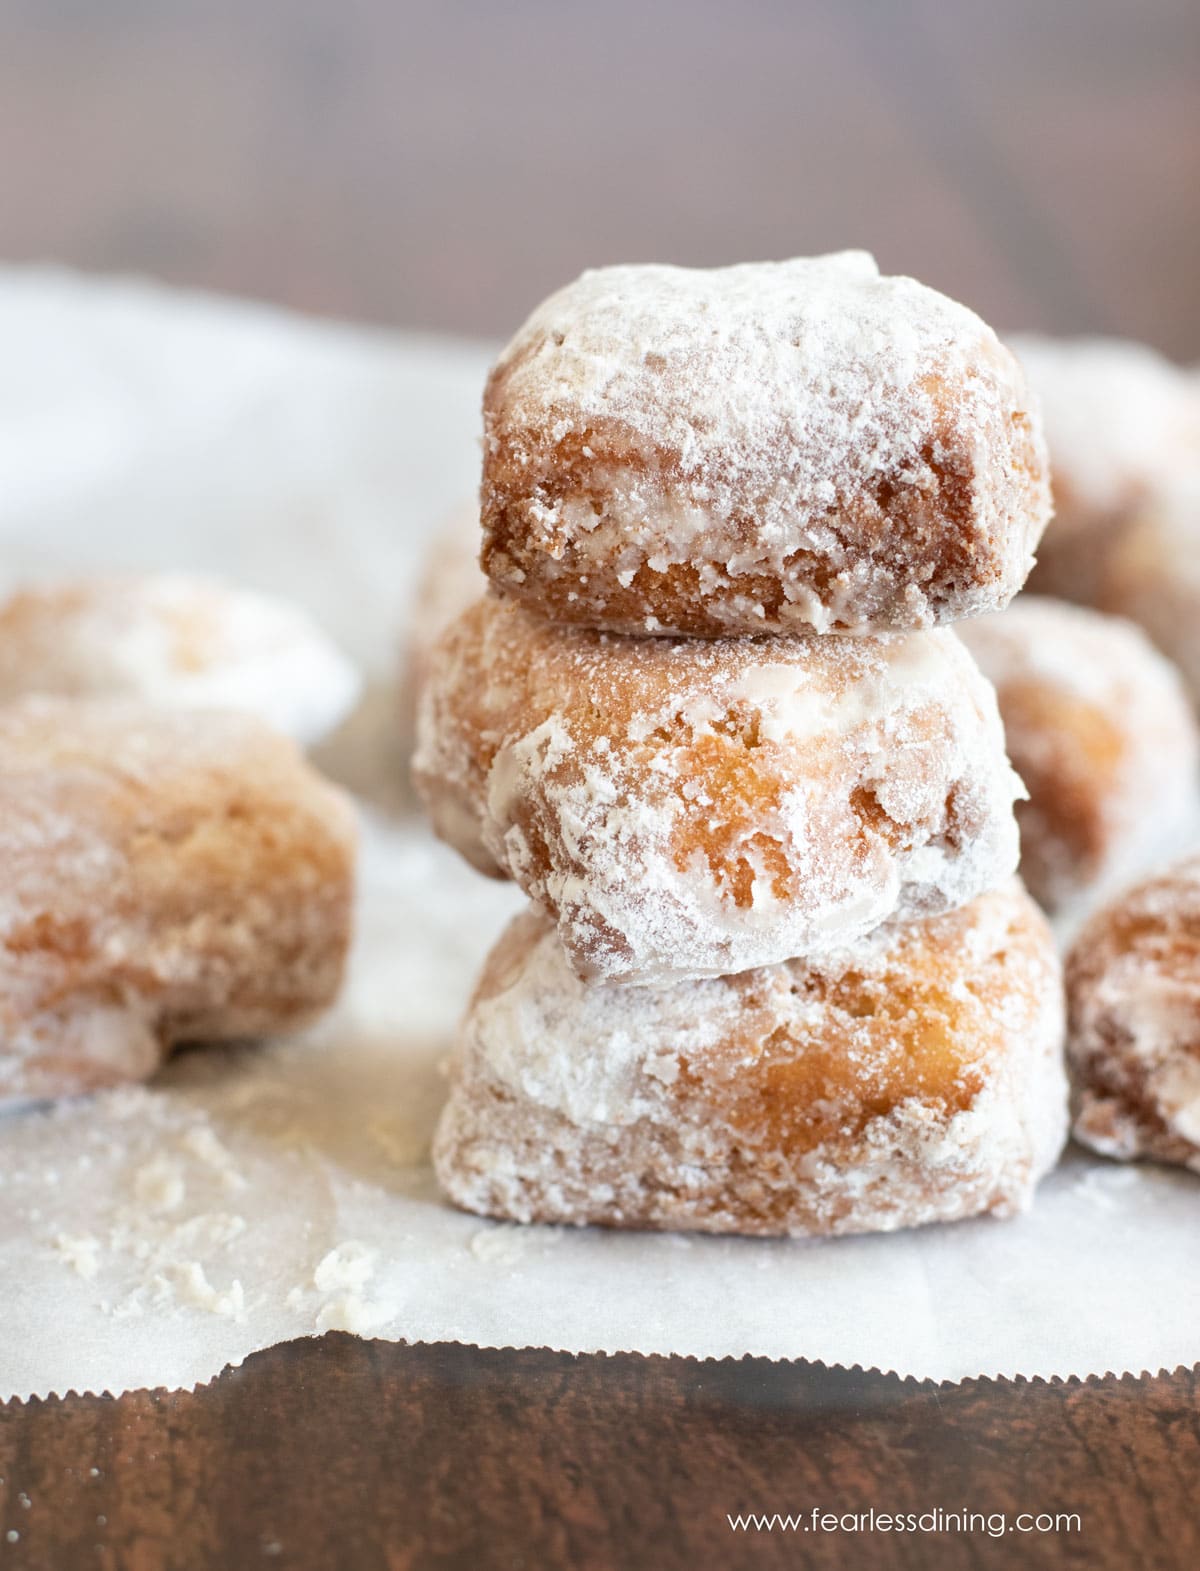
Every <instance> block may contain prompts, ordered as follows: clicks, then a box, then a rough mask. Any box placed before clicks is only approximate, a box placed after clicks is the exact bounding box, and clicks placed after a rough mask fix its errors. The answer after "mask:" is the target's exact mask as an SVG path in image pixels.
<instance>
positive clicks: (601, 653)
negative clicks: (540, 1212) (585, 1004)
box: [414, 595, 1020, 982]
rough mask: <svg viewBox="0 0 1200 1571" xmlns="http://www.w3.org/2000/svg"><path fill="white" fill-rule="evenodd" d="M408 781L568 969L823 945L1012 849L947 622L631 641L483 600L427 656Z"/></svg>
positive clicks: (978, 877) (963, 886) (708, 970)
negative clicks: (891, 631)
mask: <svg viewBox="0 0 1200 1571" xmlns="http://www.w3.org/2000/svg"><path fill="white" fill-rule="evenodd" d="M414 778H415V781H416V784H417V788H418V790H419V791H420V793H421V795H422V797H423V799H424V801H425V803H426V805H427V807H428V809H429V813H430V816H431V819H432V821H433V824H434V828H435V829H436V831H437V833H438V834H439V835H441V837H442V838H443V839H445V840H448V841H449V842H450V843H451V844H452V845H454V846H456V847H457V848H458V849H459V850H460V851H461V852H462V853H463V854H464V855H465V856H466V857H467V858H468V859H469V860H470V861H472V862H473V863H474V865H476V866H477V867H479V868H481V869H482V870H484V871H489V872H492V873H499V874H501V875H505V876H508V877H511V878H514V879H515V880H516V881H517V883H518V884H519V885H520V886H521V888H522V889H523V890H524V891H525V892H526V893H527V894H529V895H530V896H532V898H533V899H534V900H536V901H537V902H538V903H539V904H540V905H542V906H543V907H545V908H546V909H547V910H548V911H550V912H551V914H552V915H553V916H554V919H555V921H556V922H557V925H558V931H559V936H560V938H561V939H562V942H563V944H564V945H565V947H566V950H567V952H568V954H569V955H570V958H571V962H572V964H573V965H574V966H575V968H576V970H577V971H578V972H579V973H580V975H585V976H586V975H594V976H610V977H624V978H627V979H630V980H633V981H642V982H648V981H649V982H653V981H663V980H668V979H671V978H676V977H681V976H689V975H720V974H723V973H726V972H731V971H741V970H744V969H746V968H747V967H749V966H757V965H767V964H770V963H772V962H774V961H778V960H785V959H790V958H791V957H792V956H795V955H800V954H811V953H815V952H819V951H823V950H829V949H833V948H838V947H840V946H842V945H845V944H848V943H852V942H854V941H855V940H857V939H859V938H861V937H863V936H864V935H865V934H867V933H869V932H870V931H871V930H872V929H874V928H875V927H877V926H878V925H879V924H880V923H882V922H885V921H889V920H890V921H902V920H907V919H910V918H913V917H918V916H925V915H932V914H935V913H937V912H939V911H944V910H947V909H949V908H951V907H954V906H957V905H962V904H964V903H965V902H966V901H968V900H970V899H972V898H973V897H974V896H975V895H977V894H979V893H980V892H981V891H982V890H984V889H987V888H991V887H994V886H995V885H996V884H997V883H999V882H1000V881H1002V880H1003V879H1004V878H1006V877H1007V876H1008V875H1009V874H1010V873H1012V871H1013V869H1014V868H1015V866H1016V862H1017V829H1016V821H1015V819H1014V817H1013V812H1012V804H1013V800H1014V798H1015V797H1016V795H1017V794H1018V793H1019V791H1020V783H1019V781H1018V780H1017V778H1016V776H1015V775H1014V774H1013V772H1012V770H1011V769H1010V768H1009V765H1008V762H1007V759H1006V757H1005V753H1004V738H1003V732H1002V730H1001V726H1000V719H999V715H998V713H997V710H996V701H995V695H994V693H993V691H992V688H991V686H990V685H989V684H988V683H987V682H986V681H985V680H984V678H983V677H982V676H981V675H980V673H979V671H978V669H977V668H976V666H975V664H974V662H973V661H972V659H971V657H970V655H969V654H968V653H967V651H966V649H965V648H964V647H963V645H962V644H961V643H960V642H959V640H958V639H957V638H956V637H955V635H954V634H953V633H952V632H950V631H948V630H937V631H932V632H927V633H910V634H903V635H893V636H891V637H888V638H883V637H880V638H839V637H825V638H821V637H816V636H813V635H808V636H804V635H801V636H793V637H772V638H763V639H714V640H695V639H693V640H681V639H680V640H672V639H664V638H628V637H621V636H618V635H613V634H604V633H594V632H589V631H587V630H584V629H579V628H566V627H557V626H555V625H553V624H551V623H548V622H544V621H542V620H541V619H540V618H538V617H535V616H532V615H531V614H530V613H529V612H527V611H525V610H523V609H522V608H521V607H520V606H517V605H514V604H513V603H512V602H509V601H505V600H503V599H501V598H499V597H498V596H495V595H489V596H487V597H485V598H484V599H483V600H481V601H480V602H479V603H478V604H477V605H475V606H474V607H472V608H471V609H470V610H469V611H467V612H466V613H465V614H464V615H463V616H462V617H460V618H459V619H458V621H457V622H455V623H454V624H452V626H451V627H450V628H449V629H447V631H446V632H445V634H444V635H443V637H442V639H441V641H440V642H439V644H438V645H437V647H436V649H435V651H434V655H433V657H432V659H431V662H430V674H429V679H428V682H427V684H426V687H425V690H424V694H423V700H422V706H421V713H420V723H419V740H418V748H417V754H416V758H415V760H414Z"/></svg>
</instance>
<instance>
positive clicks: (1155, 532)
mask: <svg viewBox="0 0 1200 1571" xmlns="http://www.w3.org/2000/svg"><path fill="white" fill-rule="evenodd" d="M1096 599H1097V601H1098V603H1099V604H1100V605H1102V606H1104V607H1105V608H1106V609H1107V610H1110V611H1116V612H1119V613H1120V614H1121V615H1123V616H1128V617H1131V618H1132V619H1133V621H1135V622H1137V623H1138V624H1139V625H1140V626H1141V627H1143V628H1144V629H1145V631H1146V632H1147V633H1148V634H1149V636H1150V638H1151V639H1152V640H1153V641H1154V643H1155V644H1157V645H1158V647H1159V649H1161V650H1162V652H1163V654H1165V655H1166V656H1167V657H1168V658H1169V659H1171V660H1173V661H1174V662H1175V664H1176V665H1177V666H1178V667H1179V669H1180V671H1182V672H1183V676H1184V680H1185V681H1186V682H1187V685H1188V689H1189V691H1190V693H1191V695H1192V701H1193V703H1195V704H1196V705H1197V706H1198V707H1200V451H1198V453H1197V461H1196V464H1195V467H1194V468H1192V469H1191V470H1188V471H1184V472H1181V473H1180V474H1178V475H1177V476H1175V477H1174V478H1173V479H1172V480H1171V481H1170V482H1167V481H1164V482H1163V483H1162V484H1161V485H1160V486H1157V487H1156V488H1155V489H1154V491H1153V492H1152V493H1151V495H1150V496H1149V497H1148V498H1147V499H1146V500H1145V501H1144V502H1143V503H1142V504H1141V505H1140V506H1139V507H1137V508H1136V509H1134V511H1133V512H1132V513H1131V515H1130V517H1129V519H1128V521H1127V522H1126V524H1125V526H1124V528H1123V529H1122V531H1121V534H1120V538H1119V539H1118V540H1117V541H1116V543H1115V544H1114V545H1113V547H1112V549H1111V550H1110V551H1109V552H1108V554H1107V556H1106V559H1105V562H1104V567H1103V575H1102V577H1101V579H1100V583H1099V587H1098V589H1097V592H1096Z"/></svg>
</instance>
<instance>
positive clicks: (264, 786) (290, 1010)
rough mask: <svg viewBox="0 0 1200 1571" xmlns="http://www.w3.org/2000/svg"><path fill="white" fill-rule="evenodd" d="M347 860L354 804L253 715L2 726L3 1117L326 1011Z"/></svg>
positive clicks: (59, 714) (42, 710) (80, 715)
mask: <svg viewBox="0 0 1200 1571" xmlns="http://www.w3.org/2000/svg"><path fill="white" fill-rule="evenodd" d="M354 845H355V830H354V814H353V810H352V809H351V807H350V804H349V801H348V800H347V799H346V798H345V797H343V796H342V794H341V793H340V792H339V791H336V790H335V789H334V788H333V787H331V786H329V785H327V784H326V783H325V782H324V781H323V780H321V779H320V777H319V776H318V775H316V774H315V773H314V772H313V771H312V770H311V769H309V768H308V766H307V765H306V764H305V763H304V761H303V759H302V758H301V756H300V755H299V753H298V752H297V750H296V747H295V745H294V744H293V743H291V742H290V741H288V740H287V739H285V738H283V737H280V736H278V735H277V734H276V733H275V732H273V731H270V730H269V729H268V728H267V727H266V726H265V725H263V724H262V722H260V721H258V720H255V719H253V718H251V717H249V716H243V715H238V714H236V713H218V712H210V711H200V710H197V711H195V712H193V713H188V714H181V713H180V712H178V711H170V710H159V709H154V708H151V707H149V706H147V705H143V704H137V703H131V702H101V701H85V700H77V701H72V700H66V699H30V700H26V701H25V702H23V703H19V704H14V705H10V706H9V707H7V708H3V709H0V865H2V866H3V868H4V881H3V885H2V887H0V1105H3V1103H4V1102H6V1101H9V1100H14V1099H15V1100H26V1099H29V1098H37V1097H50V1096H65V1095H73V1094H77V1093H79V1092H81V1091H87V1090H91V1089H93V1088H95V1087H97V1086H103V1085H111V1084H114V1083H116V1082H118V1081H120V1080H125V1079H139V1078H141V1077H143V1076H145V1075H148V1074H150V1073H151V1072H152V1071H153V1070H154V1069H156V1068H157V1067H158V1065H159V1063H160V1062H161V1061H162V1059H163V1058H164V1057H165V1055H166V1052H167V1051H168V1049H169V1048H170V1046H171V1045H173V1044H174V1043H176V1042H181V1041H205V1040H210V1039H217V1038H225V1037H237V1036H253V1035H258V1034H262V1033H266V1032H273V1031H278V1030H283V1029H285V1028H288V1027H290V1026H294V1025H297V1024H300V1023H302V1022H303V1021H304V1020H306V1019H308V1018H309V1017H311V1016H312V1015H313V1014H315V1013H316V1012H318V1011H319V1010H320V1009H322V1008H324V1007H325V1006H326V1005H327V1004H329V1003H331V1002H332V1000H333V998H334V996H335V995H336V993H337V989H338V986H339V983H340V979H341V973H342V965H343V961H344V958H345V953H346V947H347V944H348V941H349V928H350V904H351V896H352V889H353V869H354Z"/></svg>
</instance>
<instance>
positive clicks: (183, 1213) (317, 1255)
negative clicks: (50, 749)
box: [0, 270, 1200, 1398]
mask: <svg viewBox="0 0 1200 1571" xmlns="http://www.w3.org/2000/svg"><path fill="white" fill-rule="evenodd" d="M486 360H487V356H486V353H485V352H484V351H483V350H481V349H479V348H477V347H472V346H462V345H454V344H452V343H441V342H438V341H433V340H414V339H395V338H390V339H389V338H386V337H383V336H378V337H370V336H368V335H365V334H359V333H354V332H351V331H348V330H341V329H334V328H329V327H320V326H316V325H312V324H307V323H301V322H296V321H293V320H290V319H288V318H286V317H284V316H281V315H279V314H277V313H273V312H268V311H265V310H259V309H256V308H251V307H244V306H240V305H234V304H231V303H217V302H213V301H208V300H201V299H195V298H192V297H187V296H177V295H171V294H167V293H165V292H162V291H158V290H153V289H151V288H149V287H146V286H134V285H123V284H112V283H106V282H96V281H91V282H84V281H80V280H77V279H73V278H71V277H68V276H64V275H59V274H53V273H49V272H45V271H37V270H34V271H12V272H4V271H3V270H0V579H3V580H4V581H10V580H11V581H15V580H18V579H21V578H24V577H31V576H37V577H44V576H49V575H50V574H52V573H53V572H55V571H63V570H67V569H73V568H76V567H79V566H85V565H90V564H95V565H105V566H110V565H113V564H118V565H130V566H133V565H137V566H144V565H150V566H156V565H160V566H171V567H180V566H190V567H201V568H205V569H209V570H215V571H221V572H224V573H226V574H229V575H231V576H235V577H237V578H240V579H242V580H244V581H247V582H250V583H254V584H257V585H260V586H262V587H266V588H271V589H274V590H276V591H278V592H281V593H285V594H288V595H291V596H292V597H294V598H296V599H298V600H300V601H302V602H304V603H305V604H307V605H308V606H309V607H310V608H311V609H312V610H313V611H315V612H316V613H317V614H318V615H319V616H320V617H321V618H322V619H323V620H324V621H325V622H326V624H327V625H328V626H329V627H330V629H331V630H332V631H333V632H334V633H336V634H337V635H339V636H340V637H341V638H342V640H343V641H344V642H345V643H346V645H347V646H348V647H349V648H350V649H351V650H352V652H353V653H355V654H356V655H357V656H358V657H359V658H360V659H361V660H363V661H364V663H366V664H367V665H368V667H369V668H370V669H371V670H372V672H373V673H374V674H375V675H376V676H377V677H378V678H379V679H380V680H381V681H383V679H384V678H385V677H386V675H387V673H388V672H389V671H390V669H391V665H392V654H393V649H394V646H395V644H396V642H397V639H398V637H399V636H400V633H401V631H402V623H403V617H404V609H405V606H406V603H407V596H408V594H409V591H410V586H411V582H412V577H413V571H414V567H415V565H416V562H417V561H418V559H419V553H420V547H421V542H422V539H423V537H424V536H425V535H427V534H428V532H429V531H430V529H431V528H433V527H434V526H435V525H436V524H437V522H438V520H439V518H440V517H441V516H442V515H444V514H445V513H446V512H447V511H448V510H449V509H450V508H451V507H453V506H454V504H455V503H456V502H458V501H459V500H460V499H461V498H462V497H463V496H465V495H469V494H470V492H471V489H472V486H473V482H474V474H475V467H476V463H477V457H476V447H475V435H476V428H477V407H478V395H479V388H480V385H481V381H482V375H483V371H484V368H485V365H486ZM382 712H386V711H382ZM518 904H519V898H518V896H517V895H516V894H515V893H514V892H513V891H512V890H511V889H507V888H505V887H502V886H498V885H493V884H490V883H488V882H487V881H486V880H483V879H480V878H478V877H476V876H475V875H473V874H472V873H471V872H470V871H469V870H468V869H467V868H465V866H461V865H460V864H459V863H458V861H457V860H456V858H455V857H454V856H453V855H452V854H451V853H450V852H448V851H446V850H444V849H442V848H440V847H438V846H436V845H434V844H433V842H432V841H431V840H430V839H429V837H428V835H427V834H426V833H425V831H424V829H423V828H422V826H421V825H420V824H419V823H418V822H416V821H414V820H411V819H410V820H405V819H403V818H396V817H391V818H389V817H385V816H384V815H382V814H381V813H378V812H376V811H374V810H368V811H367V812H366V815H365V833H364V846H363V866H362V892H361V909H360V913H359V936H358V940H357V944H356V948H355V952H354V957H353V964H352V968H351V977H350V982H349V986H348V988H347V991H346V994H345V996H344V998H343V1000H342V1002H341V1004H340V1005H339V1007H338V1008H337V1010H336V1011H335V1012H334V1013H333V1014H332V1015H331V1016H329V1017H328V1018H327V1019H326V1020H325V1021H323V1022H322V1023H321V1024H320V1025H319V1026H318V1027H316V1028H315V1029H313V1030H312V1031H311V1032H309V1033H308V1034H307V1035H306V1036H304V1037H302V1038H300V1039H297V1040H295V1041H293V1042H290V1043H279V1044H274V1045H270V1046H267V1047H260V1048H241V1049H237V1050H219V1051H209V1052H201V1051H197V1052H191V1053H188V1054H186V1055H184V1056H182V1057H181V1058H180V1059H178V1060H177V1061H176V1062H175V1063H173V1064H172V1065H171V1066H170V1067H169V1068H168V1069H167V1070H166V1071H165V1072H164V1073H163V1074H162V1075H161V1076H160V1077H159V1079H158V1080H156V1081H155V1082H154V1083H153V1084H152V1085H150V1086H148V1087H142V1088H137V1089H134V1090H126V1091H122V1092H117V1093H113V1094H110V1095H107V1096H102V1097H98V1098H95V1099H93V1100H90V1101H82V1102H77V1103H72V1104H69V1105H65V1106H61V1107H59V1108H56V1109H50V1110H44V1111H36V1112H31V1113H30V1112H27V1113H23V1114H16V1115H10V1116H8V1117H7V1118H4V1119H3V1120H0V1306H2V1312H3V1325H4V1334H3V1337H2V1339H0V1398H3V1397H9V1396H28V1395H32V1394H46V1393H48V1392H51V1391H59V1392H63V1391H67V1390H71V1389H74V1390H79V1391H83V1390H95V1391H100V1390H112V1391H120V1390H123V1389H128V1388H130V1387H140V1386H157V1385H165V1386H171V1387H174V1386H189V1385H192V1384H194V1383H197V1382H200V1381H204V1380H207V1379H209V1378H210V1377H212V1376H213V1375H215V1374H216V1373H217V1372H218V1371H219V1370H220V1369H221V1368H222V1367H223V1366H224V1365H225V1364H227V1363H237V1362H238V1361H240V1360H241V1359H243V1358H244V1357H245V1356H246V1355H247V1354H248V1353H250V1352H252V1351H254V1350H256V1349H259V1348H262V1347H266V1346H269V1345H270V1344H271V1343H273V1342H277V1341H280V1340H283V1339H285V1338H289V1337H295V1336H304V1335H310V1334H313V1333H316V1332H320V1331H322V1330H324V1329H327V1328H334V1327H336V1328H341V1329H347V1330H351V1331H357V1332H361V1333H362V1334H364V1335H369V1336H377V1337H389V1338H407V1339H410V1340H422V1339H425V1340H428V1339H446V1340H462V1341H467V1342H478V1343H481V1344H487V1345H515V1346H524V1345H548V1346H551V1347H556V1348H564V1349H571V1350H579V1351H584V1350H597V1349H604V1350H609V1351H615V1350H619V1349H626V1350H638V1351H643V1352H663V1353H667V1352H675V1353H685V1354H693V1355H697V1356H716V1357H720V1356H725V1355H734V1356H739V1355H741V1354H744V1353H755V1354H765V1355H768V1356H772V1357H781V1358H782V1357H804V1358H809V1359H821V1360H824V1361H826V1362H829V1363H843V1364H856V1363H860V1364H863V1365H864V1366H867V1367H870V1366H878V1367H880V1368H883V1369H895V1370H897V1371H898V1372H900V1373H901V1374H912V1375H917V1376H931V1377H934V1378H936V1379H958V1378H962V1377H965V1376H968V1375H977V1374H1007V1375H1015V1374H1023V1375H1046V1376H1049V1375H1068V1374H1079V1375H1085V1374H1092V1373H1096V1374H1101V1373H1104V1372H1106V1371H1109V1370H1112V1371H1116V1372H1121V1371H1125V1370H1133V1371H1135V1372H1139V1371H1141V1370H1144V1369H1145V1370H1150V1371H1152V1372H1153V1371H1157V1370H1158V1369H1159V1368H1172V1367H1174V1366H1176V1365H1178V1364H1181V1363H1182V1364H1191V1363H1193V1362H1195V1361H1196V1360H1197V1359H1200V1227H1198V1226H1197V1222H1198V1220H1200V1179H1197V1178H1195V1177H1189V1176H1187V1175H1182V1174H1178V1173H1174V1172H1169V1171H1165V1170H1156V1169H1151V1168H1132V1167H1121V1166H1117V1165H1113V1164H1107V1163H1103V1162H1100V1161H1097V1160H1093V1159H1091V1158H1087V1157H1084V1156H1082V1155H1079V1154H1073V1155H1071V1156H1069V1157H1068V1158H1067V1160H1066V1161H1065V1162H1064V1164H1063V1166H1062V1168H1061V1169H1060V1170H1059V1171H1058V1172H1057V1173H1056V1174H1054V1175H1053V1176H1052V1177H1051V1179H1050V1180H1049V1181H1048V1182H1047V1183H1046V1184H1045V1185H1044V1186H1043V1189H1042V1191H1041V1193H1040V1195H1039V1199H1038V1203H1037V1205H1036V1207H1035V1209H1034V1211H1033V1212H1032V1214H1031V1215H1030V1216H1028V1217H1026V1218H1023V1219H1021V1220H1019V1221H1016V1222H1005V1223H1001V1222H993V1221H978V1222H968V1223H960V1224H957V1225H955V1226H953V1227H945V1228H934V1229H926V1230H924V1231H921V1232H915V1233H909V1234H902V1235H894V1236H891V1237H881V1238H864V1239H843V1240H837V1241H833V1242H755V1241H748V1240H739V1239H708V1238H682V1237H673V1236H663V1235H644V1236H643V1235H633V1234H617V1233H602V1232H595V1231H575V1230H571V1229H558V1228H516V1227H510V1226H506V1225H500V1224H494V1223H488V1222H484V1221H481V1220H480V1219H478V1218H474V1217H469V1216H464V1215H461V1214H459V1213H457V1212H455V1211H453V1210H451V1209H450V1208H449V1207H448V1206H446V1205H445V1204H443V1203H442V1201H441V1200H440V1198H439V1196H438V1192H437V1189H436V1186H435V1184H434V1182H433V1178H432V1174H431V1171H430V1168H429V1165H428V1148H429V1140H430V1136H431V1132H432V1127H433V1123H434V1120H435V1118H436V1116H437V1110H438V1107H439V1104H440V1100H441V1097H442V1094H443V1092H442V1080H441V1075H440V1072H439V1065H440V1063H441V1062H442V1060H443V1058H444V1055H445V1052H446V1049H447V1045H448V1040H449V1036H450V1033H451V1031H452V1029H453V1025H454V1021H455V1018H456V1016H457V1014H458V1011H459V1010H460V1008H461V1006H462V1004H463V1002H464V1000H465V997H466V994H467V991H468V989H469V987H470V983H471V979H472V975H473V972H474V970H475V968H476V967H477V966H478V964H479V961H480V960H481V958H482V956H483V954H484V952H485V950H486V949H487V947H488V945H489V943H490V942H491V940H492V938H493V937H494V936H495V934H496V932H497V931H498V930H499V928H500V927H501V925H502V924H503V922H504V920H505V919H506V917H507V915H508V914H509V913H510V912H511V911H512V910H514V909H516V907H517V906H518Z"/></svg>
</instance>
